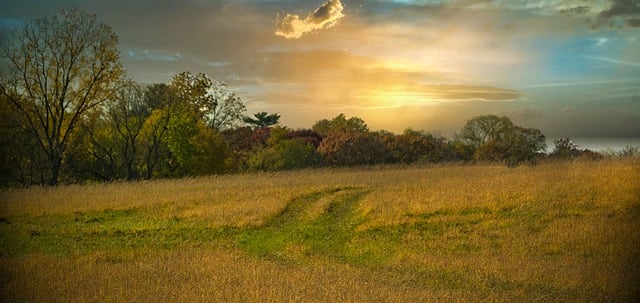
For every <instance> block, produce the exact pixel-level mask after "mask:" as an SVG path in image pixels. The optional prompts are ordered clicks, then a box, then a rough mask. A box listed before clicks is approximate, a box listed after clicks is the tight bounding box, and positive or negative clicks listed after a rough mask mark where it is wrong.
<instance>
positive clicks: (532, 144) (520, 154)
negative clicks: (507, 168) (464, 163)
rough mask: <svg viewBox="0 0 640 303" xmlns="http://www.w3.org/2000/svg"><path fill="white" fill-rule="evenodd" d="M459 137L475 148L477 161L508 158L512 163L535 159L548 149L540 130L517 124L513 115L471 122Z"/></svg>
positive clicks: (488, 116)
mask: <svg viewBox="0 0 640 303" xmlns="http://www.w3.org/2000/svg"><path fill="white" fill-rule="evenodd" d="M458 138H459V139H460V140H462V141H463V142H464V143H465V144H467V145H469V146H471V147H473V149H474V150H475V152H474V158H475V159H476V160H488V161H504V162H505V163H506V164H508V165H515V164H517V163H520V162H523V161H529V162H534V161H535V159H536V157H538V156H539V155H540V153H541V152H543V151H544V150H545V149H546V143H545V137H544V135H543V134H542V133H541V132H540V131H539V130H537V129H534V128H523V127H520V126H516V125H514V124H513V122H511V120H510V119H509V118H507V117H498V116H495V115H486V116H478V117H475V118H473V119H471V120H469V121H467V123H466V124H465V125H464V127H463V128H462V131H461V132H460V134H459V135H458Z"/></svg>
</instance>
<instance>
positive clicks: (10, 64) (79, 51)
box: [0, 9, 124, 185]
mask: <svg viewBox="0 0 640 303" xmlns="http://www.w3.org/2000/svg"><path fill="white" fill-rule="evenodd" d="M8 38H9V39H7V40H6V41H5V42H6V45H5V46H4V47H3V49H2V56H3V57H4V60H2V61H3V63H5V66H3V67H2V69H1V70H2V75H1V81H0V93H1V94H3V95H5V96H6V97H7V98H8V99H9V100H10V101H11V103H12V104H13V105H14V106H15V107H16V108H17V110H18V112H19V113H20V114H21V115H23V116H24V117H25V119H26V120H27V122H28V126H29V128H30V129H31V131H32V132H33V133H34V134H35V136H36V138H37V141H38V144H39V145H40V147H41V148H42V150H43V151H44V153H45V154H46V155H47V158H48V162H49V166H50V167H51V176H50V177H49V182H48V183H49V184H51V185H55V184H57V183H58V178H59V173H60V169H61V166H62V164H63V161H64V157H65V153H66V150H67V147H68V143H69V141H70V138H71V136H72V134H73V132H74V130H75V128H76V126H77V124H78V123H79V121H80V120H81V119H82V118H83V116H85V115H86V114H87V113H88V112H89V111H91V110H92V109H94V108H96V107H97V106H98V105H100V104H102V103H103V102H105V101H107V100H109V99H110V97H111V96H112V94H113V92H114V91H115V88H116V83H118V79H120V78H121V77H122V75H123V73H124V70H123V68H122V66H121V64H120V54H119V51H118V38H117V36H116V34H115V33H114V32H113V30H112V29H111V28H110V27H109V26H108V25H106V24H104V23H101V22H98V20H97V18H96V16H95V15H94V14H89V13H86V12H82V11H79V10H76V9H71V10H64V11H62V12H61V13H59V14H58V15H56V16H53V17H45V18H42V19H38V20H35V21H32V22H30V23H27V24H26V25H25V26H24V27H23V28H22V30H21V31H19V32H16V33H15V35H12V36H11V37H8Z"/></svg>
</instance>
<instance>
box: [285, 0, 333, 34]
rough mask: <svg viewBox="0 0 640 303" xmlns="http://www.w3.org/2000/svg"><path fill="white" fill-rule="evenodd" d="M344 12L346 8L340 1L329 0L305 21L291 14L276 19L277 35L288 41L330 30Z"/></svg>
mask: <svg viewBox="0 0 640 303" xmlns="http://www.w3.org/2000/svg"><path fill="white" fill-rule="evenodd" d="M343 10H344V6H343V5H342V3H341V2H340V0H328V1H327V2H325V3H324V4H323V5H322V6H320V7H319V8H317V9H316V10H315V11H313V12H311V13H309V15H307V17H306V18H304V19H301V18H300V16H298V15H291V14H287V15H286V16H285V17H283V18H280V17H276V20H275V23H276V35H278V36H282V37H285V38H287V39H297V38H300V37H302V35H304V34H306V33H309V32H312V31H315V30H320V29H323V28H330V27H332V26H334V25H336V24H337V23H338V21H339V20H340V19H342V18H343V17H344V14H343V13H342V11H343Z"/></svg>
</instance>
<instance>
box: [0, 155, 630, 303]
mask: <svg viewBox="0 0 640 303" xmlns="http://www.w3.org/2000/svg"><path fill="white" fill-rule="evenodd" d="M639 227H640V161H638V160H637V159H636V160H633V159H631V160H630V159H627V160H602V161H593V162H592V161H584V162H580V161H577V162H571V161H566V162H549V163H542V164H540V165H537V166H519V167H516V168H509V167H504V166H500V165H491V164H478V165H471V166H465V165H437V166H408V167H401V166H380V167H368V168H333V169H331V168H324V169H317V170H300V171H288V172H277V173H254V174H238V175H225V176H217V177H216V176H212V177H200V178H187V179H180V180H156V181H144V182H133V183H125V182H123V183H109V184H92V185H66V186H58V187H49V188H39V187H32V188H28V189H6V190H3V191H1V192H0V288H1V291H0V296H1V297H0V301H3V302H27V301H28V302H138V301H143V302H292V301H293V302H443V301H446V302H493V301H495V302H638V301H640V284H638V281H640V245H638V243H640V228H639Z"/></svg>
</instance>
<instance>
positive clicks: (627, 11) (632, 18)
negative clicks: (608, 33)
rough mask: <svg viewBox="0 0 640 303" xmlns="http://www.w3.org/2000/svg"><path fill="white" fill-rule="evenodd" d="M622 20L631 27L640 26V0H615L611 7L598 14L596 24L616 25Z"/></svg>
mask: <svg viewBox="0 0 640 303" xmlns="http://www.w3.org/2000/svg"><path fill="white" fill-rule="evenodd" d="M620 21H622V22H624V23H625V24H626V25H627V26H629V27H640V0H614V1H613V3H612V4H611V7H609V8H608V9H605V10H603V11H601V12H600V13H599V14H598V18H597V20H596V24H595V26H600V25H604V24H607V23H608V24H609V25H616V22H620Z"/></svg>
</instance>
